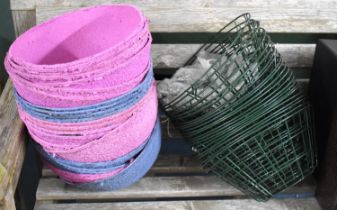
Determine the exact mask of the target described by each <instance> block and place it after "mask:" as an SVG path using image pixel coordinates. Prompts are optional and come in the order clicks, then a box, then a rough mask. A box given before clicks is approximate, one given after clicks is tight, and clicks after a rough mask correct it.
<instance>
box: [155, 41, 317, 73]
mask: <svg viewBox="0 0 337 210" xmlns="http://www.w3.org/2000/svg"><path fill="white" fill-rule="evenodd" d="M200 46H201V45H199V44H154V45H152V58H153V61H154V67H155V68H178V67H180V66H182V65H183V64H184V63H185V62H186V61H187V60H188V59H189V58H190V57H191V56H192V55H193V54H194V53H195V51H196V50H197V49H198V48H199V47H200ZM315 47H316V45H315V44H277V45H276V48H277V50H278V51H279V52H280V54H281V55H282V58H283V60H284V61H285V63H286V64H287V65H288V66H289V67H301V68H304V67H311V66H312V61H313V57H314V53H315Z"/></svg>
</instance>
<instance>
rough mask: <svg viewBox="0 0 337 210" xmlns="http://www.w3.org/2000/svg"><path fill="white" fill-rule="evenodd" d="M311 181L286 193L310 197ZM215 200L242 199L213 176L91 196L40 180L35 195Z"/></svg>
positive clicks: (149, 182) (150, 181)
mask: <svg viewBox="0 0 337 210" xmlns="http://www.w3.org/2000/svg"><path fill="white" fill-rule="evenodd" d="M314 186H315V183H314V181H313V180H312V179H310V180H307V181H306V182H304V183H301V184H299V185H297V186H295V187H293V188H290V189H288V190H287V191H286V192H285V193H290V194H298V193H312V194H313V192H314V190H315V187H314ZM214 196H224V197H225V196H243V194H242V192H240V191H239V190H237V189H235V188H234V187H232V186H231V185H229V184H226V183H225V182H223V181H221V180H219V179H218V178H216V177H214V176H176V177H174V176H172V177H171V176H170V177H144V178H142V179H141V180H140V181H139V182H137V183H136V184H134V185H132V186H130V187H128V188H125V189H122V190H118V191H111V192H94V191H85V190H81V189H77V188H74V187H71V186H68V185H66V184H65V183H64V182H63V181H61V180H59V179H56V178H48V179H41V180H40V183H39V187H38V191H37V194H36V199H37V201H46V200H73V199H76V200H92V199H95V200H98V199H106V200H107V199H109V200H120V199H127V200H135V199H152V200H153V199H157V198H158V199H159V198H177V197H179V198H188V197H214Z"/></svg>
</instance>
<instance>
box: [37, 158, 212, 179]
mask: <svg viewBox="0 0 337 210" xmlns="http://www.w3.org/2000/svg"><path fill="white" fill-rule="evenodd" d="M201 173H206V170H204V169H202V167H201V164H200V162H199V161H198V160H197V159H196V157H194V156H181V155H163V154H161V155H159V157H158V159H157V160H156V162H155V164H154V166H153V167H152V168H151V170H150V171H149V172H148V176H149V175H151V176H153V175H160V174H166V175H168V174H175V175H176V174H201ZM42 177H44V178H51V177H57V175H56V174H54V173H53V172H52V171H51V170H50V169H48V168H45V167H44V168H43V169H42Z"/></svg>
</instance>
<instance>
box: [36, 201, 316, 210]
mask: <svg viewBox="0 0 337 210" xmlns="http://www.w3.org/2000/svg"><path fill="white" fill-rule="evenodd" d="M35 209H36V210H82V209H86V210H97V209H100V210H112V209H119V210H173V209H174V210H205V209H208V210H320V209H321V208H320V207H319V205H318V203H317V201H316V199H314V198H310V199H284V200H276V199H272V200H270V201H268V202H257V201H254V200H251V199H244V200H198V201H156V202H128V203H87V204H84V203H82V204H78V203H77V204H76V203H70V204H42V205H38V206H36V207H35Z"/></svg>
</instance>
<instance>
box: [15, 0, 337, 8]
mask: <svg viewBox="0 0 337 210" xmlns="http://www.w3.org/2000/svg"><path fill="white" fill-rule="evenodd" d="M124 2H126V3H130V4H135V5H138V6H139V5H140V6H141V5H142V4H145V3H146V6H148V7H154V8H156V7H160V6H163V5H164V6H166V7H170V6H171V7H173V6H176V5H179V6H180V7H252V8H254V7H259V8H274V7H278V8H294V7H295V8H296V7H298V6H299V5H300V6H301V8H320V9H322V8H331V7H336V5H337V3H336V2H337V1H336V0H320V1H316V0H284V1H282V0H275V1H264V0H236V1H232V0H222V1H211V0H176V1H174V2H172V1H168V0H159V1H158V0H146V1H145V0H130V1H125V0H122V1H121V0H48V1H46V0H28V2H27V0H26V2H22V1H20V0H11V8H12V9H21V10H23V9H33V8H35V6H36V5H37V6H52V7H55V6H93V5H99V4H112V3H124Z"/></svg>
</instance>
